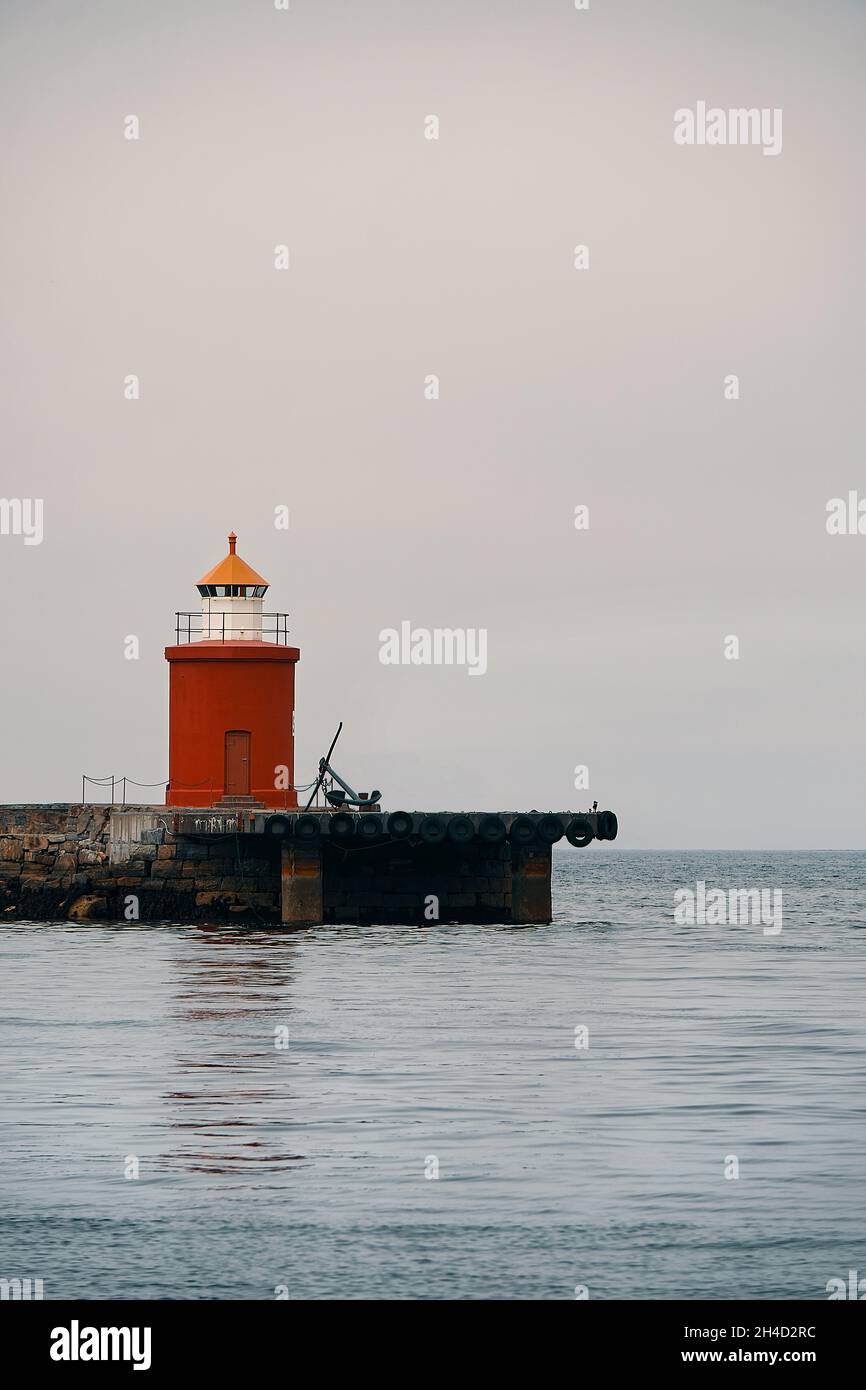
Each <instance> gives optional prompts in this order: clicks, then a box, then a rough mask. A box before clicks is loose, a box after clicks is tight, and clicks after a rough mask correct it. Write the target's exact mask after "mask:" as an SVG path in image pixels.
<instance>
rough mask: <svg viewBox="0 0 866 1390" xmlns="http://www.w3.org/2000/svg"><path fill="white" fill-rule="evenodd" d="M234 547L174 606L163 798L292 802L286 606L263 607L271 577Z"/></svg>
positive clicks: (291, 663) (291, 652)
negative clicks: (187, 604) (195, 598)
mask: <svg viewBox="0 0 866 1390" xmlns="http://www.w3.org/2000/svg"><path fill="white" fill-rule="evenodd" d="M228 542H229V550H228V554H227V555H226V556H225V557H224V559H222V560H220V562H219V564H218V565H215V566H214V568H213V569H212V570H209V571H208V573H207V574H206V575H205V576H204V577H203V578H202V579H200V580H199V582H198V585H197V588H198V592H199V596H200V599H201V607H200V609H197V610H196V611H194V612H186V613H177V614H176V615H175V617H176V625H175V645H174V646H173V647H166V649H165V659H166V661H167V662H168V669H169V743H168V778H169V780H168V786H167V787H166V794H165V801H166V805H167V806H217V805H223V806H227V807H232V806H238V807H240V806H255V805H260V806H265V807H289V808H291V807H296V806H297V804H298V798H297V793H296V792H295V790H294V779H295V665H296V663H297V662H298V661H299V660H300V655H301V653H300V651H299V650H298V648H297V647H291V646H289V645H288V614H287V613H266V612H264V611H263V610H264V598H265V594H266V592H267V590H268V581H267V580H266V579H264V578H262V576H261V575H260V574H257V573H256V571H255V570H254V569H253V568H252V566H251V565H248V564H247V563H246V561H245V560H242V559H241V557H240V555H238V553H237V536H236V535H235V533H234V531H232V532H231V534H230V535H229V538H228Z"/></svg>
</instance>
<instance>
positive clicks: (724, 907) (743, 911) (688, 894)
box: [674, 878, 782, 936]
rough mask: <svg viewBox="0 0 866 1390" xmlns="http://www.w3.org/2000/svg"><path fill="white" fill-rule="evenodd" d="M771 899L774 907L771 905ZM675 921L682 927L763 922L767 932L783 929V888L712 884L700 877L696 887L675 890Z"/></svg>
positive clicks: (762, 924)
mask: <svg viewBox="0 0 866 1390" xmlns="http://www.w3.org/2000/svg"><path fill="white" fill-rule="evenodd" d="M771 903H772V907H771ZM674 921H675V922H676V924H677V926H680V927H694V926H699V927H723V926H734V927H736V926H741V927H749V926H762V927H763V928H764V936H778V934H779V932H780V931H781V930H782V890H781V889H780V888H774V889H773V890H772V895H771V892H770V889H769V888H760V889H759V888H731V889H729V890H728V892H727V893H726V892H725V890H724V889H723V888H711V889H710V891H709V892H707V885H706V881H705V880H704V879H702V878H701V879H698V881H697V883H696V884H695V887H694V890H692V889H691V888H678V889H677V891H676V892H675V893H674Z"/></svg>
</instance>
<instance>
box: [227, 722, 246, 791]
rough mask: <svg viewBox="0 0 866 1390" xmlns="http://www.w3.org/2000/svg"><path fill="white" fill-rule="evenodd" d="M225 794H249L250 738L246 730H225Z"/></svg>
mask: <svg viewBox="0 0 866 1390" xmlns="http://www.w3.org/2000/svg"><path fill="white" fill-rule="evenodd" d="M225 794H226V796H249V794H250V736H249V733H248V731H247V730H246V729H227V730H226V780H225Z"/></svg>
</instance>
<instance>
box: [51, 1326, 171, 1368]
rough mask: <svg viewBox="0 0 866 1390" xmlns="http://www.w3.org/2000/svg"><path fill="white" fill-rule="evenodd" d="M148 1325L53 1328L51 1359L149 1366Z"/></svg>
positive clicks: (138, 1366)
mask: <svg viewBox="0 0 866 1390" xmlns="http://www.w3.org/2000/svg"><path fill="white" fill-rule="evenodd" d="M150 1331H151V1330H150V1328H149V1327H81V1326H80V1325H79V1322H78V1319H77V1318H73V1319H72V1322H71V1324H70V1326H69V1327H54V1328H52V1330H51V1348H50V1356H51V1360H52V1361H131V1362H132V1363H133V1366H132V1369H133V1370H134V1371H149V1370H150Z"/></svg>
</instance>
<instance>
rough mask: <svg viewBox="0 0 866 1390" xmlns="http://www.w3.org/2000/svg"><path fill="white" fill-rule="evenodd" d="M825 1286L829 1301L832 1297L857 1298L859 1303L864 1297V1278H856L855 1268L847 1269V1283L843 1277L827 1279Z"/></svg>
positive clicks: (865, 1282)
mask: <svg viewBox="0 0 866 1390" xmlns="http://www.w3.org/2000/svg"><path fill="white" fill-rule="evenodd" d="M825 1288H826V1290H827V1297H828V1298H829V1299H830V1301H831V1302H832V1301H833V1299H834V1298H851V1299H857V1300H858V1301H859V1302H860V1303H862V1302H863V1300H864V1299H866V1279H858V1277H857V1271H856V1269H849V1270H848V1283H847V1284H846V1283H845V1280H844V1279H839V1278H836V1279H828V1280H827V1283H826V1285H825Z"/></svg>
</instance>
